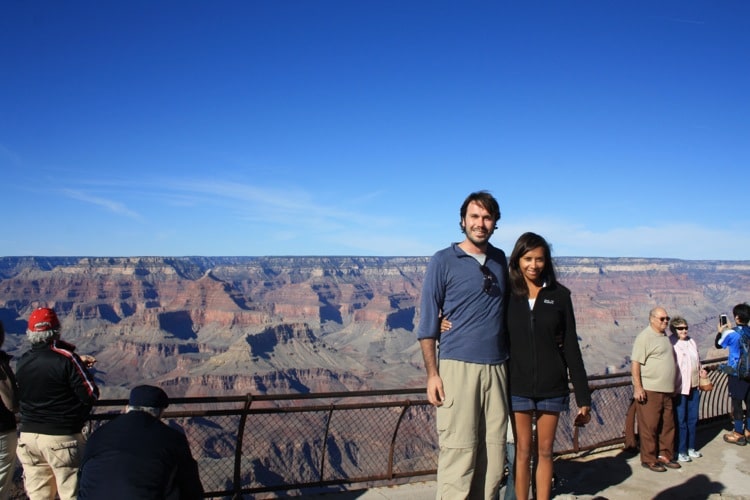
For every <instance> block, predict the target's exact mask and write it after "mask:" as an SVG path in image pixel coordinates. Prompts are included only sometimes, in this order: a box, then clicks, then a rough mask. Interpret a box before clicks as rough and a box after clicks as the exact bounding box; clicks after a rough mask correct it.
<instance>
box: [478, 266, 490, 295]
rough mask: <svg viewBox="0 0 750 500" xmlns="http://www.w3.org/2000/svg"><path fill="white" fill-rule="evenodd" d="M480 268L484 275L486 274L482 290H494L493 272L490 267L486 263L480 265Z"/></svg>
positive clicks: (486, 291)
mask: <svg viewBox="0 0 750 500" xmlns="http://www.w3.org/2000/svg"><path fill="white" fill-rule="evenodd" d="M479 270H480V271H482V276H484V282H483V283H482V290H483V291H484V293H490V290H492V273H491V272H490V269H489V268H488V267H487V266H484V265H482V266H479Z"/></svg>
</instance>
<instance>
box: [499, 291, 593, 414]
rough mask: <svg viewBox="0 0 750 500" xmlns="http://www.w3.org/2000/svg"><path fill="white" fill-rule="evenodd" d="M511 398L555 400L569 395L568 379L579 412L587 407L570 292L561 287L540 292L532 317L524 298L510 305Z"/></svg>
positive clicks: (514, 297)
mask: <svg viewBox="0 0 750 500" xmlns="http://www.w3.org/2000/svg"><path fill="white" fill-rule="evenodd" d="M508 335H509V341H510V365H509V367H510V394H511V395H513V396H523V397H527V398H553V397H559V396H565V395H567V394H568V392H569V386H568V373H570V379H571V381H572V382H573V387H574V389H575V397H576V403H577V404H578V406H579V407H581V406H591V393H590V391H589V387H588V380H587V376H586V368H585V367H584V366H583V358H582V357H581V349H580V347H579V345H578V334H577V333H576V322H575V317H574V315H573V303H572V301H571V298H570V290H568V289H567V288H566V287H564V286H563V285H560V284H559V283H558V284H554V285H550V286H546V287H544V288H542V289H541V290H540V291H539V294H538V295H537V298H536V301H535V302H534V309H533V311H532V310H530V309H529V300H528V298H527V297H520V296H518V295H515V294H512V295H511V297H510V301H509V303H508Z"/></svg>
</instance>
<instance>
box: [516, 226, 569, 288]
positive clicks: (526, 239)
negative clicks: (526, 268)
mask: <svg viewBox="0 0 750 500" xmlns="http://www.w3.org/2000/svg"><path fill="white" fill-rule="evenodd" d="M535 248H542V249H544V270H543V271H542V280H543V281H545V282H546V283H547V285H554V284H555V283H557V277H556V276H555V266H554V265H553V264H552V250H551V249H550V245H549V243H547V240H545V239H544V238H542V237H541V236H539V235H538V234H536V233H523V234H522V235H521V236H519V237H518V241H516V246H515V247H513V252H512V253H511V254H510V262H509V264H508V265H509V267H510V289H511V290H512V292H513V295H518V296H521V297H528V296H529V287H528V286H527V285H526V280H525V279H524V277H523V274H522V273H521V268H520V267H519V265H518V263H519V262H520V261H521V257H523V256H524V255H525V254H526V252H529V251H531V250H534V249H535Z"/></svg>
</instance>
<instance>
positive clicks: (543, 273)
mask: <svg viewBox="0 0 750 500" xmlns="http://www.w3.org/2000/svg"><path fill="white" fill-rule="evenodd" d="M509 268H510V269H509V272H510V285H511V296H510V299H509V301H508V340H509V345H510V365H509V373H510V400H511V412H512V418H513V423H514V425H513V427H514V428H515V432H516V435H515V441H516V457H515V489H516V498H518V499H520V500H526V499H528V498H529V486H530V484H531V481H532V478H531V471H530V463H531V455H532V447H536V452H537V467H536V477H535V478H534V484H535V491H536V494H535V496H534V498H535V499H536V500H546V499H548V498H550V496H551V490H552V478H553V476H554V467H553V462H552V458H553V457H552V448H553V445H554V442H555V433H556V431H557V422H558V419H559V416H560V413H562V412H567V411H568V410H569V398H570V389H569V386H568V380H569V378H570V380H571V381H572V382H573V389H574V392H575V398H576V403H577V404H578V412H577V414H576V417H575V423H576V425H579V426H582V425H585V424H586V423H587V422H588V421H589V420H590V418H591V414H590V411H591V393H590V391H589V386H588V376H587V375H586V369H585V367H584V364H583V357H582V356H581V349H580V346H579V345H578V333H577V331H576V322H575V316H574V314H573V302H572V300H571V297H570V290H568V289H567V288H566V287H564V286H563V285H562V284H560V283H558V281H557V278H556V275H555V268H554V265H553V263H552V255H551V249H550V245H549V244H548V243H547V241H546V240H545V239H544V238H543V237H542V236H540V235H538V234H535V233H531V232H528V233H524V234H522V235H521V236H520V237H519V238H518V240H517V241H516V244H515V247H514V248H513V252H512V253H511V255H510V262H509ZM535 419H536V440H534V439H533V428H532V424H533V422H534V420H535Z"/></svg>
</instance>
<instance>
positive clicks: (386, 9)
mask: <svg viewBox="0 0 750 500" xmlns="http://www.w3.org/2000/svg"><path fill="white" fill-rule="evenodd" d="M748 54H750V2H747V1H744V0H727V1H722V2H710V1H707V0H706V1H692V0H678V1H661V0H660V1H653V0H651V1H640V0H635V1H605V0H590V1H531V2H515V1H513V2H511V1H507V2H505V1H496V2H489V1H481V2H480V1H461V2H459V1H450V2H448V1H442V0H431V1H417V0H414V1H410V0H394V1H391V0H357V1H351V0H341V1H334V0H284V1H276V0H274V1H271V0H268V1H252V0H248V1H239V0H238V1H212V2H208V1H201V2H196V1H185V0H182V1H137V0H136V1H128V2H99V1H89V2H83V1H76V0H73V1H66V2H59V1H28V2H27V1H20V0H7V1H4V2H2V3H0V60H2V65H1V66H0V73H2V74H1V75H0V173H1V174H0V177H1V182H2V184H1V185H2V188H1V189H0V199H2V201H3V206H4V210H3V212H4V217H3V224H2V229H3V231H2V242H1V243H0V255H5V256H15V255H19V256H20V255H40V256H41V255H50V256H71V255H80V256H142V255H163V256H183V255H206V256H223V255H251V256H252V255H359V256H364V255H431V254H432V253H434V252H435V251H437V250H438V249H440V248H442V247H444V246H446V245H448V244H449V243H450V242H452V241H459V240H460V239H461V238H462V235H461V233H460V232H459V229H458V228H459V226H458V219H459V217H458V209H459V207H460V204H461V202H462V201H463V199H464V198H465V196H466V195H467V194H468V193H470V192H472V191H476V190H479V189H487V190H489V191H491V192H492V193H493V194H494V195H495V196H496V197H497V198H498V200H499V202H500V207H501V210H502V213H503V216H502V220H501V221H500V225H499V228H498V231H497V232H496V234H495V236H493V240H492V241H493V243H495V244H496V245H497V246H500V247H502V248H505V249H506V250H507V251H508V252H509V251H510V250H511V248H512V246H513V243H514V242H515V239H516V238H517V237H518V235H520V234H521V233H522V232H524V231H535V232H539V233H540V234H542V235H544V236H545V237H547V238H548V239H549V241H550V242H551V243H552V245H553V251H554V254H555V255H558V256H606V257H663V258H682V259H732V260H734V259H741V260H746V259H748V258H749V257H748V251H747V250H746V249H748V248H750V221H749V220H748V215H750V208H749V207H750V196H748V195H747V184H748V171H747V167H748V166H749V165H750V118H749V117H750V97H749V96H750V91H749V90H748V89H750V64H748Z"/></svg>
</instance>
